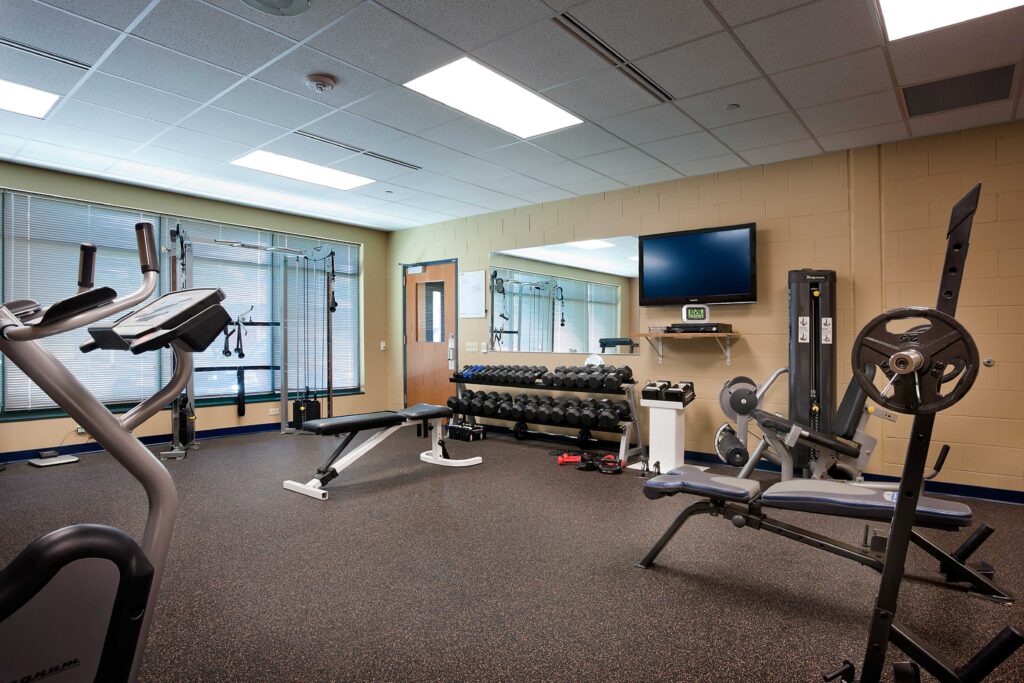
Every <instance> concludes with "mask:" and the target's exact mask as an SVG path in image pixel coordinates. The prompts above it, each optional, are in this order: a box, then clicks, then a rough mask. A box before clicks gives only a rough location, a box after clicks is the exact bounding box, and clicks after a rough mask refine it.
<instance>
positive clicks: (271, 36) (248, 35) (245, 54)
mask: <svg viewBox="0 0 1024 683" xmlns="http://www.w3.org/2000/svg"><path fill="white" fill-rule="evenodd" d="M132 33H133V34H135V35H137V36H139V37H140V38H145V39H146V40H150V41H152V42H154V43H157V44H159V45H163V46H164V47H169V48H171V49H172V50H176V51H178V52H181V53H182V54H186V55H189V56H190V57H196V58H197V59H202V60H203V61H206V62H210V63H211V64H216V65H217V66H222V67H224V68H225V69H231V70H232V71H235V72H237V73H240V74H248V73H250V72H252V71H254V70H256V69H258V68H259V67H261V66H263V65H264V64H266V63H267V62H269V61H270V60H271V59H273V58H274V57H277V56H278V55H279V54H281V53H282V52H284V51H285V50H287V49H288V48H289V47H291V46H292V45H294V42H293V41H291V40H289V39H287V38H284V37H282V36H279V35H277V34H276V33H271V32H270V31H267V30H265V29H262V28H260V27H259V26H255V25H253V24H250V23H248V22H245V21H242V20H241V19H239V18H238V16H237V15H234V14H230V13H228V12H225V11H223V10H220V9H217V8H215V7H211V6H209V5H206V4H203V3H201V2H197V1H196V0H161V2H160V4H159V5H157V6H156V7H155V8H154V9H153V11H152V12H150V13H149V14H148V15H147V16H146V18H145V19H143V20H142V23H140V24H139V25H138V26H136V27H135V30H134V31H132Z"/></svg>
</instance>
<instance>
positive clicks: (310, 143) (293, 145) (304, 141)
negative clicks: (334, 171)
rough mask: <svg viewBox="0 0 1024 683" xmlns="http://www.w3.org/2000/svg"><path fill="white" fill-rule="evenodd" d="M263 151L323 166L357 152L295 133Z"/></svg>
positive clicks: (274, 142) (275, 141)
mask: <svg viewBox="0 0 1024 683" xmlns="http://www.w3.org/2000/svg"><path fill="white" fill-rule="evenodd" d="M263 149H265V150H267V151H268V152H273V153H274V154H282V155H284V156H287V157H294V158H296V159H302V160H303V161H308V162H309V163H311V164H320V165H322V166H326V165H327V164H333V163H335V162H336V161H341V160H342V159H347V158H348V157H350V156H353V155H354V154H355V152H353V151H351V150H348V149H345V148H344V147H338V146H336V145H330V144H327V143H326V142H318V141H316V140H311V139H309V138H307V137H303V136H301V135H295V134H294V133H293V134H291V135H285V136H284V137H283V138H280V139H278V140H274V141H273V142H271V143H270V144H269V145H266V146H265V147H264V148H263Z"/></svg>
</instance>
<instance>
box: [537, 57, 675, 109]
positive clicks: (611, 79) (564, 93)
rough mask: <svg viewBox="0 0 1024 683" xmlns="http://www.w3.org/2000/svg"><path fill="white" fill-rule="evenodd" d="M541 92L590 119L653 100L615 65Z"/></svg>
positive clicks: (639, 106) (636, 106)
mask: <svg viewBox="0 0 1024 683" xmlns="http://www.w3.org/2000/svg"><path fill="white" fill-rule="evenodd" d="M544 96H545V97H548V98H550V99H552V100H554V101H555V102H558V103H559V104H561V105H563V106H565V107H566V108H568V109H569V110H570V111H572V112H574V113H576V114H578V115H579V116H582V117H584V118H587V119H590V120H591V121H599V120H601V119H606V118H610V117H612V116H617V115H619V114H625V113H626V112H627V111H634V110H636V109H643V108H644V107H649V106H651V105H652V104H655V103H656V102H657V100H655V99H654V97H653V96H652V95H650V94H649V93H648V92H647V91H646V90H644V89H643V88H641V87H640V86H638V85H636V84H635V83H634V82H633V81H631V80H630V79H629V78H627V77H626V76H624V75H623V74H621V73H619V71H618V70H616V69H605V70H604V71H598V72H597V73H593V74H590V75H589V76H584V77H583V78H580V79H579V80H575V81H573V82H571V83H565V84H563V85H558V86H555V87H554V88H550V89H548V90H545V91H544Z"/></svg>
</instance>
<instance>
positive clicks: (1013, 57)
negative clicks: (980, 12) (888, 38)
mask: <svg viewBox="0 0 1024 683" xmlns="http://www.w3.org/2000/svg"><path fill="white" fill-rule="evenodd" d="M1022 35H1024V8H1021V9H1016V10H1012V11H1008V12H1000V13H998V14H992V15H989V16H987V17H981V18H980V19H975V20H974V21H968V22H964V23H961V24H956V25H954V26H948V27H946V28H940V29H937V30H935V31H929V32H927V33H922V34H920V35H916V36H910V37H909V38H903V39H901V40H897V41H895V42H893V43H889V55H890V56H891V57H892V64H893V68H894V69H895V71H896V80H897V81H898V82H899V84H900V85H914V84H916V83H926V82H928V81H934V80H939V79H942V78H949V77H951V76H960V75H962V74H969V73H973V72H975V71H982V70H984V69H989V68H992V67H996V66H1005V65H1007V64H1012V63H1014V62H1018V61H1020V58H1021V43H1022V42H1024V41H1022V39H1021V36H1022Z"/></svg>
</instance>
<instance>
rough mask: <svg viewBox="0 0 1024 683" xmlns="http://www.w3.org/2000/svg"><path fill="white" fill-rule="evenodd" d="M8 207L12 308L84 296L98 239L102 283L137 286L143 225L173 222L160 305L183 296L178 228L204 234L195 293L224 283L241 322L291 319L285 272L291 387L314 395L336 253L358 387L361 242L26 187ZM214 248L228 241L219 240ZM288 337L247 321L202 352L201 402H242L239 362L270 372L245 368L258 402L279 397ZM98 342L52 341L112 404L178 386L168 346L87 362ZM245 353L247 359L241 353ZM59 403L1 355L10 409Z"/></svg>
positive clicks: (345, 352) (3, 234)
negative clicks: (175, 267) (84, 259)
mask: <svg viewBox="0 0 1024 683" xmlns="http://www.w3.org/2000/svg"><path fill="white" fill-rule="evenodd" d="M0 202H2V211H0V218H2V223H0V238H2V249H0V260H2V266H3V277H2V279H0V288H2V291H0V297H2V300H4V301H10V300H13V299H35V300H36V301H39V302H40V303H42V304H44V305H47V304H50V303H53V302H55V301H58V300H61V299H64V298H67V297H69V296H71V295H73V294H74V293H75V292H76V291H77V272H78V252H79V244H80V243H82V242H92V243H93V244H95V245H96V246H97V247H98V253H97V259H96V280H95V282H96V286H97V287H101V286H109V287H113V288H114V289H115V290H117V291H118V292H119V293H122V294H123V293H126V292H129V291H132V290H134V289H136V288H137V287H138V286H139V283H140V282H141V274H140V272H139V263H138V255H137V252H136V242H135V224H136V223H138V222H140V221H146V222H150V223H153V224H154V225H158V226H162V229H161V230H159V231H158V235H159V237H158V240H159V241H160V243H161V244H162V245H168V246H170V247H171V248H170V249H168V250H166V251H164V252H162V256H161V258H162V261H163V262H162V268H161V280H160V287H159V288H158V292H157V293H156V294H154V298H155V297H156V296H159V295H160V294H162V293H165V292H168V291H171V289H172V288H171V268H170V264H171V262H170V256H171V253H174V254H175V255H176V254H177V253H178V248H177V245H176V244H175V245H171V244H170V242H169V233H170V230H171V229H174V228H176V227H177V228H180V229H181V230H182V231H183V232H184V233H185V234H187V235H188V236H189V237H190V238H196V239H195V241H193V244H192V263H191V270H192V285H191V286H193V287H220V288H221V289H222V290H223V291H224V293H225V295H226V297H227V298H226V299H225V301H224V306H225V308H226V309H227V310H228V313H229V314H230V315H231V316H232V318H239V317H242V318H243V319H244V320H247V321H252V322H281V321H280V317H281V312H282V306H281V298H282V295H283V292H284V286H283V285H284V283H283V282H282V278H283V275H282V274H283V273H284V272H287V273H288V277H289V282H288V284H289V287H288V297H289V306H288V312H289V340H288V341H289V357H290V361H291V365H290V369H291V372H292V375H291V377H290V381H289V386H290V388H291V390H292V391H297V390H302V389H304V388H305V387H306V386H307V385H309V388H310V389H311V390H315V391H322V390H323V389H325V388H326V377H327V374H326V373H327V359H326V345H325V342H324V338H325V336H326V328H325V325H326V316H325V315H323V314H322V312H323V311H325V309H326V306H327V289H326V286H327V277H328V272H327V269H328V268H329V266H328V264H329V263H330V261H328V260H327V259H326V258H320V255H326V254H328V253H331V252H333V254H334V258H333V265H334V278H335V279H334V287H335V301H336V304H337V308H336V310H335V312H334V314H333V316H332V333H333V354H332V366H333V367H332V370H333V378H334V388H335V390H341V391H344V390H346V389H357V388H358V387H359V384H360V348H361V344H360V320H359V316H360V310H359V305H360V304H359V302H360V258H361V251H360V245H358V244H348V243H344V242H335V241H326V240H318V239H312V238H307V237H298V236H295V235H287V234H284V233H277V232H272V231H267V230H259V229H255V228H246V227H240V226H235V225H225V224H218V223H209V222H204V221H197V220H185V219H178V218H172V217H160V216H156V215H152V214H147V213H143V212H138V211H128V210H124V209H115V208H111V207H106V206H95V205H91V204H87V203H82V202H74V201H66V200H60V199H53V198H50V197H41V196H36V195H29V194H22V193H16V192H3V193H0ZM215 241H217V242H220V243H216V244H210V243H209V242H215ZM233 244H246V245H257V246H260V247H271V246H282V247H288V248H290V249H297V250H300V251H303V252H305V253H306V254H308V255H309V256H310V258H308V259H307V258H305V257H304V256H302V257H299V258H298V261H296V260H295V257H294V256H292V257H291V260H290V262H289V266H288V268H287V269H286V270H285V269H284V268H283V267H282V261H283V259H284V258H285V256H284V255H283V254H282V253H280V252H274V251H267V250H264V249H258V248H257V249H251V248H245V247H239V246H232V245H233ZM308 264H311V265H308ZM307 265H308V267H307ZM304 269H305V270H306V272H305V274H304V273H303V270H304ZM311 274H312V275H313V276H312V278H311V277H310V275H311ZM316 311H320V313H316ZM303 323H305V324H306V327H305V328H303V327H302V324H303ZM304 331H305V333H306V335H305V338H303V332H304ZM280 334H281V328H280V327H268V326H263V325H248V326H244V331H243V333H242V336H241V342H240V343H239V339H238V337H237V335H232V337H231V338H230V339H228V340H227V344H225V343H224V341H225V337H224V336H222V337H220V338H219V339H218V340H217V341H216V342H214V344H213V345H212V346H211V347H210V348H209V349H207V350H206V351H205V352H203V353H201V354H196V355H195V365H196V368H197V372H196V375H195V390H196V396H197V397H199V398H210V397H226V396H235V395H236V393H237V392H238V389H239V367H240V366H257V367H261V368H265V369H258V370H257V369H252V370H244V381H245V391H246V394H247V395H250V396H251V395H255V394H271V393H273V392H277V391H280V385H281V373H280V371H279V370H275V369H266V368H274V367H279V366H280V355H281V349H280V346H281V339H280ZM88 338H89V337H88V332H87V331H85V330H78V331H75V332H71V333H68V334H62V335H57V336H55V337H50V338H47V339H45V340H43V344H44V345H45V346H46V348H47V349H49V350H50V351H51V352H53V353H54V354H55V355H56V356H57V357H58V358H59V359H60V360H61V361H62V362H63V363H65V364H66V365H67V366H68V367H69V368H71V370H72V372H74V373H75V374H76V375H77V376H78V377H79V378H80V379H81V380H82V381H83V383H84V384H85V385H86V386H88V387H89V388H90V390H92V391H93V392H94V393H95V394H96V395H97V396H98V397H99V398H100V399H101V400H102V401H104V402H105V403H136V402H138V401H141V400H143V399H144V398H147V397H148V396H150V395H152V394H153V393H154V392H156V391H157V390H158V389H159V388H160V387H161V386H163V384H164V383H166V382H167V381H168V380H169V379H170V375H171V371H172V362H171V355H170V352H169V351H166V350H165V351H163V352H161V353H150V354H142V355H140V356H131V355H130V354H125V353H119V352H114V351H94V352H92V353H90V354H88V355H85V354H83V353H81V351H79V348H78V347H79V346H80V345H81V344H82V343H84V342H85V341H87V340H88ZM239 349H240V350H241V351H242V353H243V354H244V357H239ZM299 368H301V369H302V371H300V370H299ZM53 407H55V404H54V403H53V401H51V400H50V399H49V398H48V397H47V396H46V395H45V394H43V392H42V391H40V390H39V389H38V388H37V387H36V386H35V384H33V383H32V382H31V381H29V380H28V378H27V377H25V375H24V374H23V373H22V372H21V371H20V370H18V368H17V367H15V366H14V365H13V364H11V363H9V362H7V361H6V359H5V358H3V357H0V412H3V413H15V412H19V411H33V410H44V409H50V408H53Z"/></svg>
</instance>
